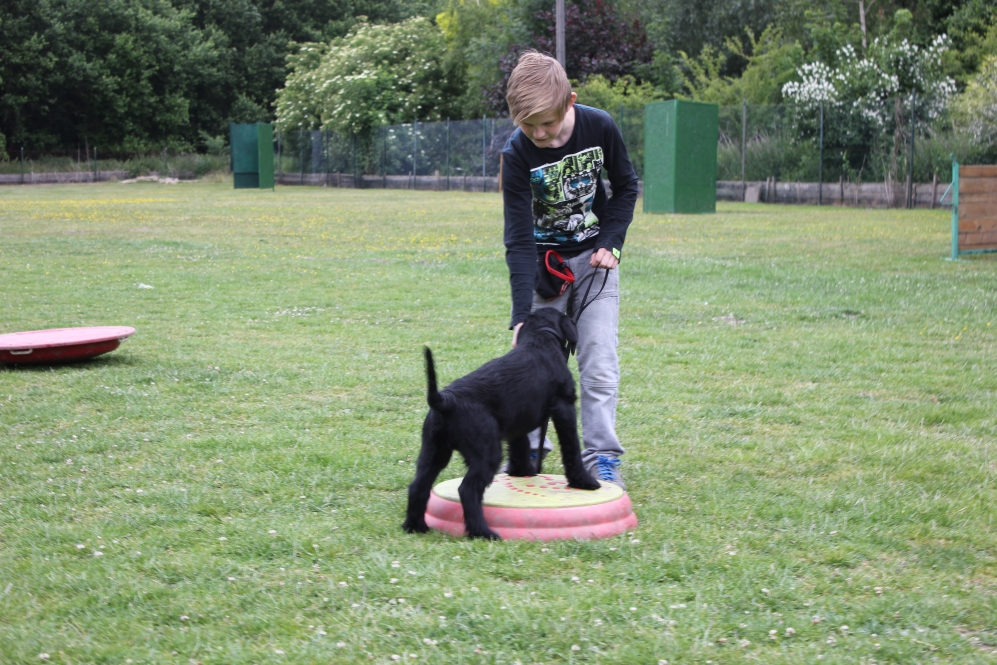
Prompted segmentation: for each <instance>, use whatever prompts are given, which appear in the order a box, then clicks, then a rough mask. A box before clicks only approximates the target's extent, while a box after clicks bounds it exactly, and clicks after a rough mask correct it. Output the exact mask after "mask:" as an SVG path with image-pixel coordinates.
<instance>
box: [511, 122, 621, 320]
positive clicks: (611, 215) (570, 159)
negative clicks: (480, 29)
mask: <svg viewBox="0 0 997 665" xmlns="http://www.w3.org/2000/svg"><path fill="white" fill-rule="evenodd" d="M603 168H605V169H606V172H607V173H608V174H609V183H610V186H611V187H612V191H613V196H612V197H607V196H606V190H605V188H604V187H603V184H602V177H601V174H602V169H603ZM502 192H503V199H504V204H505V249H506V251H505V260H506V264H507V265H508V266H509V281H510V284H511V287H512V326H515V325H516V324H517V323H520V322H521V321H522V320H523V319H525V318H526V316H527V315H528V314H529V313H530V308H531V306H532V302H533V286H534V280H535V278H536V270H537V260H538V256H539V255H540V254H542V253H543V252H545V251H546V250H548V249H556V250H557V251H558V253H560V254H561V255H562V256H564V257H569V256H575V255H577V254H579V253H581V252H583V251H586V250H589V249H596V250H597V249H602V248H605V249H608V250H610V251H612V252H613V254H614V255H616V257H617V258H620V252H621V251H622V250H623V241H624V240H625V239H626V234H627V227H628V226H630V222H631V221H632V220H633V213H634V205H635V204H636V203H637V174H636V173H635V172H634V169H633V165H632V164H631V163H630V157H629V156H628V155H627V148H626V146H625V145H624V143H623V136H622V134H620V130H619V128H618V127H617V126H616V123H614V122H613V119H612V118H611V117H610V116H609V114H608V113H606V112H605V111H601V110H599V109H595V108H591V107H589V106H582V105H581V104H575V126H574V129H573V130H572V132H571V137H570V138H569V139H568V141H567V142H566V143H565V144H564V145H563V146H561V147H559V148H538V147H536V146H535V145H534V144H533V142H532V141H530V139H529V138H527V136H526V135H525V134H523V132H522V131H520V130H518V129H517V130H516V131H515V132H513V134H512V136H511V137H509V142H508V143H506V145H505V148H504V149H503V150H502Z"/></svg>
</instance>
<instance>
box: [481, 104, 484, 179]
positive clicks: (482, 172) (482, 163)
mask: <svg viewBox="0 0 997 665" xmlns="http://www.w3.org/2000/svg"><path fill="white" fill-rule="evenodd" d="M481 177H482V181H481V191H485V181H484V179H483V178H484V177H485V116H481Z"/></svg>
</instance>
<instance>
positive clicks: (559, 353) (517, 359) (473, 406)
mask: <svg viewBox="0 0 997 665" xmlns="http://www.w3.org/2000/svg"><path fill="white" fill-rule="evenodd" d="M577 343H578V333H577V331H576V329H575V324H574V323H572V321H571V319H570V318H568V317H567V316H565V315H564V314H561V313H560V312H558V311H557V310H556V309H553V308H550V307H545V308H541V309H538V310H536V311H535V312H533V313H532V314H530V315H529V316H528V317H527V318H526V320H525V321H524V322H523V327H522V328H520V330H519V338H518V344H517V346H516V347H515V348H514V349H513V350H512V351H510V352H509V353H507V354H505V355H504V356H502V357H501V358H496V359H495V360H492V361H490V362H488V363H485V364H484V365H482V366H481V367H479V368H478V369H476V370H475V371H473V372H471V373H470V374H468V375H467V376H464V377H462V378H460V379H457V380H456V381H454V382H453V383H451V384H450V385H449V386H447V387H446V388H445V389H444V390H443V392H438V391H437V388H436V369H435V367H434V366H433V354H432V352H431V351H430V350H429V348H428V347H427V348H426V379H427V383H428V384H429V387H428V391H427V392H428V394H427V401H428V402H429V413H428V414H427V415H426V420H425V422H424V423H423V426H422V450H421V451H420V453H419V460H418V462H417V463H416V474H415V480H413V481H412V484H411V485H409V495H408V512H407V514H406V518H405V523H404V524H402V528H403V529H405V530H406V531H408V532H410V533H411V532H414V531H415V532H419V533H425V532H426V531H428V530H429V527H427V526H426V517H425V513H426V504H427V503H428V502H429V493H430V490H432V487H433V483H434V482H435V481H436V478H437V476H439V474H440V471H442V470H443V469H444V468H446V466H447V464H449V463H450V457H451V455H452V454H453V451H454V450H456V451H459V452H460V454H461V455H462V456H463V457H464V461H465V462H466V463H467V475H466V476H464V481H463V482H462V483H461V485H460V489H459V492H460V503H461V505H462V506H463V508H464V524H465V525H466V527H467V533H468V535H469V536H471V537H472V538H475V537H482V538H491V539H495V540H498V539H499V536H498V534H496V533H495V532H494V531H492V530H491V529H489V528H488V525H487V524H486V523H485V515H484V510H483V509H482V506H481V501H482V497H483V496H484V493H485V488H487V487H488V485H490V484H491V482H492V479H493V478H494V477H495V472H496V471H498V469H499V465H500V464H501V462H502V439H505V440H506V441H508V442H509V475H512V476H533V475H536V471H535V470H534V469H533V463H532V462H531V461H530V442H529V439H528V438H527V434H528V433H529V432H531V431H533V430H535V429H537V428H538V427H541V426H542V425H544V423H546V422H547V419H548V418H550V419H552V420H553V421H554V429H555V430H556V431H557V438H558V443H559V444H560V447H561V459H562V460H563V461H564V471H565V475H566V476H567V479H568V485H569V486H571V487H576V488H578V489H586V490H594V489H598V487H599V481H597V480H595V479H594V478H593V477H592V476H591V475H590V474H589V473H588V472H587V471H586V470H585V467H584V466H583V464H582V454H581V449H580V447H579V443H578V427H577V423H576V421H575V380H574V378H573V377H572V376H571V372H570V370H569V369H568V355H569V354H570V353H571V352H573V351H574V349H575V345H576V344H577Z"/></svg>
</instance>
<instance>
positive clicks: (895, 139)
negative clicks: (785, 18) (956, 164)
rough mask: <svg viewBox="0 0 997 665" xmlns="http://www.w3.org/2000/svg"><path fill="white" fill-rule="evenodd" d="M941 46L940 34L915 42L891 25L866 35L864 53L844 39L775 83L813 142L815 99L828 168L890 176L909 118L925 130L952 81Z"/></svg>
mask: <svg viewBox="0 0 997 665" xmlns="http://www.w3.org/2000/svg"><path fill="white" fill-rule="evenodd" d="M902 13H904V10H900V11H899V12H898V19H902V18H903V17H902V16H901V14H902ZM906 13H907V14H909V12H906ZM908 18H909V16H908ZM898 23H900V21H899V20H898ZM948 49H949V39H948V37H947V36H946V35H939V36H938V37H936V38H935V40H934V41H933V42H932V43H931V44H929V45H928V46H926V47H921V46H918V45H917V44H914V43H912V42H911V41H909V39H907V38H906V37H904V36H903V35H902V34H901V33H900V31H895V32H893V33H891V34H890V35H887V36H884V37H880V38H877V39H876V40H874V41H873V42H872V44H870V46H869V48H868V49H867V51H866V54H865V55H864V56H862V55H859V53H858V52H857V51H856V50H855V48H854V47H853V46H851V45H845V46H843V47H842V48H840V49H838V50H837V52H836V53H835V58H834V60H835V62H834V63H833V65H832V64H827V63H823V62H813V63H810V64H807V65H803V66H802V67H800V68H799V69H798V70H797V74H798V76H799V78H800V80H799V81H792V82H790V83H787V84H786V85H784V86H783V95H784V96H785V98H786V99H787V101H790V102H792V103H793V105H792V107H791V112H790V119H791V125H792V126H793V131H794V134H795V136H796V137H798V139H802V140H804V141H807V142H816V140H817V137H818V134H819V132H820V121H819V118H818V116H819V112H820V109H821V108H822V107H823V110H824V116H825V120H824V144H823V145H824V151H825V164H827V166H829V167H830V168H831V170H832V172H835V171H837V172H839V173H841V174H843V175H846V176H847V177H848V178H849V179H863V178H866V177H868V176H869V175H871V174H872V173H876V174H878V175H879V176H880V177H882V178H885V179H886V180H887V181H896V180H897V179H898V177H902V176H901V175H900V174H902V173H904V172H905V171H906V168H907V167H906V166H904V163H903V162H905V161H906V160H908V159H909V136H910V127H911V125H910V123H911V121H912V120H914V121H915V123H916V124H915V128H916V129H917V131H918V133H920V134H921V135H922V136H927V135H930V133H931V129H930V125H931V123H933V122H934V121H936V120H938V119H939V117H940V116H941V115H942V113H944V112H945V110H946V109H947V107H948V104H949V101H950V99H951V98H952V96H953V95H954V94H955V91H956V87H955V81H953V80H952V79H951V78H950V77H949V76H947V75H946V73H945V70H944V67H943V64H942V56H943V54H944V53H945V52H946V51H947V50H948ZM912 94H913V95H914V97H915V99H914V106H913V108H912V107H911V95H912Z"/></svg>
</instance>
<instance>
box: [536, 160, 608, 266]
mask: <svg viewBox="0 0 997 665" xmlns="http://www.w3.org/2000/svg"><path fill="white" fill-rule="evenodd" d="M603 161H604V160H603V156H602V148H601V147H599V146H596V147H594V148H588V149H587V150H583V151H581V152H579V153H575V154H574V155H568V156H567V157H565V158H564V159H562V160H561V161H559V162H554V163H553V164H544V165H543V166H538V167H537V168H535V169H533V170H532V171H530V189H531V190H532V192H533V235H534V237H536V240H537V245H538V246H543V245H556V246H558V247H565V246H571V245H575V244H577V243H580V242H582V241H583V240H585V239H586V238H591V237H592V236H594V235H598V233H599V218H598V217H596V216H595V213H593V212H592V203H593V202H594V201H595V192H596V185H597V183H598V182H599V175H600V174H601V173H602V165H603Z"/></svg>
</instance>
